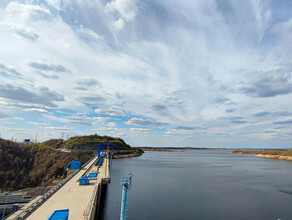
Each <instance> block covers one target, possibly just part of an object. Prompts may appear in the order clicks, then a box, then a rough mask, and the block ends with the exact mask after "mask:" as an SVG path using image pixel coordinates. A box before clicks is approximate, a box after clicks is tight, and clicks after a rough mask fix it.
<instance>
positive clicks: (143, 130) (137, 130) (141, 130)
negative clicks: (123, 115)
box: [130, 128, 149, 133]
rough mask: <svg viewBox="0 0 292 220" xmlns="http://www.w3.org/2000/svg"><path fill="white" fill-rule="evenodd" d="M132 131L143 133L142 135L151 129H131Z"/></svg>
mask: <svg viewBox="0 0 292 220" xmlns="http://www.w3.org/2000/svg"><path fill="white" fill-rule="evenodd" d="M130 130H131V131H132V132H142V133H144V132H149V129H147V128H130Z"/></svg>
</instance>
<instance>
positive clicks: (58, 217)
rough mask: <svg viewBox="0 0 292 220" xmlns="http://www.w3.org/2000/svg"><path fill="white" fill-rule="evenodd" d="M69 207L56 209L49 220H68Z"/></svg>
mask: <svg viewBox="0 0 292 220" xmlns="http://www.w3.org/2000/svg"><path fill="white" fill-rule="evenodd" d="M68 216H69V209H60V210H55V211H54V212H53V213H52V214H51V215H50V217H49V218H48V219H47V220H68Z"/></svg>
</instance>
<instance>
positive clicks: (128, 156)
mask: <svg viewBox="0 0 292 220" xmlns="http://www.w3.org/2000/svg"><path fill="white" fill-rule="evenodd" d="M142 154H143V153H142ZM142 154H120V155H113V159H122V158H131V157H140V156H142Z"/></svg>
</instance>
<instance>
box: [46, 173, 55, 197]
mask: <svg viewBox="0 0 292 220" xmlns="http://www.w3.org/2000/svg"><path fill="white" fill-rule="evenodd" d="M53 175H54V174H48V175H47V179H46V182H45V185H44V197H43V199H45V197H46V190H47V184H48V180H49V178H50V177H51V176H53Z"/></svg>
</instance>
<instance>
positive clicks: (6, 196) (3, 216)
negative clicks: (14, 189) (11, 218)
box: [2, 193, 11, 220]
mask: <svg viewBox="0 0 292 220" xmlns="http://www.w3.org/2000/svg"><path fill="white" fill-rule="evenodd" d="M10 195H11V194H10V193H7V194H6V195H5V205H4V209H3V213H2V220H4V218H5V211H6V204H7V202H8V197H9V196H10Z"/></svg>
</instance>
